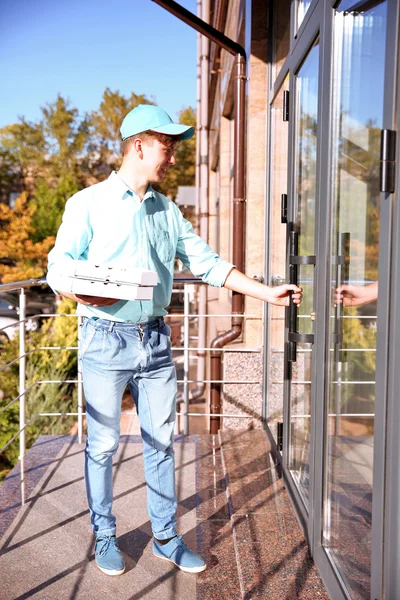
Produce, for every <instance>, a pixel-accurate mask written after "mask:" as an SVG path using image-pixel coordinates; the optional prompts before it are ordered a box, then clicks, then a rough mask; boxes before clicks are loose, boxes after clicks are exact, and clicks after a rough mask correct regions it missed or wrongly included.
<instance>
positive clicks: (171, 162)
mask: <svg viewBox="0 0 400 600" xmlns="http://www.w3.org/2000/svg"><path fill="white" fill-rule="evenodd" d="M175 163H176V160H175V156H174V155H172V156H171V157H170V159H169V164H170V165H174V164H175Z"/></svg>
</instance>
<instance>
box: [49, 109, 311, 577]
mask: <svg viewBox="0 0 400 600" xmlns="http://www.w3.org/2000/svg"><path fill="white" fill-rule="evenodd" d="M193 134H194V129H193V127H187V126H185V125H181V124H175V123H173V122H172V119H171V118H170V117H169V116H168V115H167V113H166V112H165V111H163V110H161V109H160V108H158V107H157V106H152V105H140V106H138V107H136V108H135V109H134V110H132V111H131V112H129V113H128V114H127V115H126V117H125V119H124V121H123V123H122V126H121V135H122V140H123V141H122V155H123V160H122V166H121V168H120V170H119V171H118V172H113V173H112V174H111V175H110V177H109V178H108V179H107V181H104V182H102V183H98V184H96V185H93V186H91V187H89V188H86V189H84V190H82V191H81V192H78V193H77V194H75V195H74V196H73V197H72V198H70V200H69V201H68V202H67V205H66V209H65V213H64V217H63V222H62V225H61V227H60V229H59V232H58V235H57V240H56V244H55V247H54V248H53V250H52V251H51V252H50V254H49V273H48V281H49V283H50V285H51V284H52V277H53V276H54V275H53V274H56V273H58V272H60V271H62V265H63V264H65V261H69V260H73V259H80V260H89V261H91V262H95V263H96V264H106V263H108V264H113V265H117V264H118V265H119V266H122V267H129V266H134V267H141V268H145V269H149V270H153V271H156V272H157V273H158V278H159V283H158V285H157V286H156V288H155V290H154V297H153V300H152V301H149V302H142V301H118V300H112V299H106V298H96V297H89V296H78V295H75V294H71V293H63V292H62V291H60V290H59V292H60V293H61V294H62V295H63V296H66V297H67V298H71V299H73V300H76V301H77V302H78V314H80V315H83V316H84V317H85V318H84V323H83V327H82V335H81V346H80V360H81V367H82V374H83V384H84V390H85V397H86V415H87V425H88V435H87V445H86V452H85V483H86V490H87V497H88V503H89V508H90V514H91V523H92V528H93V532H94V534H95V536H96V550H95V557H96V564H97V566H98V567H99V569H101V571H103V572H104V573H106V574H107V575H120V574H122V573H123V572H124V570H125V564H124V559H123V556H122V554H121V553H120V551H119V549H118V545H117V541H116V537H115V536H116V520H115V517H114V516H113V515H112V513H111V507H112V499H113V494H112V456H113V455H114V454H115V452H116V451H117V448H118V440H119V424H120V412H121V398H122V395H123V392H124V390H125V387H126V386H127V385H129V387H130V390H131V393H132V396H133V398H134V401H135V403H136V407H137V413H138V416H139V419H140V426H141V434H142V438H143V443H144V450H143V455H144V464H145V477H146V484H147V504H148V511H149V516H150V520H151V525H152V530H153V534H154V540H153V553H154V554H155V556H157V557H159V558H162V559H165V560H169V561H171V562H173V563H174V564H175V565H176V566H178V567H179V568H180V569H182V570H183V571H187V572H192V573H198V572H200V571H203V570H204V569H205V568H206V565H205V562H204V560H203V559H202V558H201V557H200V556H199V555H198V554H196V553H195V552H192V551H191V550H189V549H188V548H187V547H186V546H185V543H184V541H183V539H182V536H180V535H177V531H176V518H175V513H176V508H177V500H176V493H175V466H174V451H173V434H174V422H175V395H176V373H175V367H174V365H173V362H172V356H171V348H170V338H169V334H170V330H169V327H168V326H167V325H166V324H165V323H164V319H163V316H164V315H165V314H166V311H165V307H167V306H168V305H169V303H170V299H171V292H172V283H173V270H174V258H175V256H177V257H178V258H180V259H181V260H182V262H183V263H184V264H185V265H186V266H187V267H188V268H189V269H190V270H191V271H192V273H194V274H195V275H197V276H201V277H202V278H203V280H204V281H206V282H207V283H209V284H211V285H213V286H223V285H224V286H225V287H227V288H228V289H230V290H237V291H239V292H241V293H244V294H249V295H251V296H253V297H256V298H260V299H262V300H265V301H268V302H273V303H276V304H282V305H286V304H288V302H289V295H290V293H292V294H293V299H294V302H296V303H297V304H299V303H300V300H301V290H300V288H298V287H296V286H293V285H283V286H280V287H276V288H269V287H268V286H265V285H262V284H260V283H258V282H256V281H254V280H253V279H250V278H248V277H246V276H245V275H244V274H242V273H240V272H238V271H237V270H236V269H235V267H234V265H232V264H230V263H228V262H226V261H224V260H222V259H221V258H219V256H217V255H216V254H215V253H214V252H213V251H212V250H211V248H210V247H209V246H207V244H206V243H205V242H204V241H203V240H202V239H201V238H200V237H198V236H196V235H195V234H194V233H193V229H192V226H191V224H190V223H189V222H188V221H186V220H185V219H184V218H183V216H182V214H181V212H180V211H179V209H178V207H177V206H176V205H175V204H174V203H173V202H171V201H170V200H168V198H166V197H165V196H163V195H162V194H160V193H158V192H155V191H154V190H153V189H152V187H151V185H150V182H159V181H162V179H163V177H164V175H165V173H166V171H167V169H168V168H169V167H171V166H173V165H174V164H175V158H174V150H175V146H176V143H177V142H178V141H179V140H188V139H190V138H191V137H192V136H193Z"/></svg>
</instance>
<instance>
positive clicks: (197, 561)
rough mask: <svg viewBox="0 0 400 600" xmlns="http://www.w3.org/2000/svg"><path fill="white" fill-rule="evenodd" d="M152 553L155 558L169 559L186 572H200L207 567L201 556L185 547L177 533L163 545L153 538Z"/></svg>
mask: <svg viewBox="0 0 400 600" xmlns="http://www.w3.org/2000/svg"><path fill="white" fill-rule="evenodd" d="M153 554H154V556H157V558H162V559H163V560H169V561H170V562H172V563H174V565H176V566H177V567H179V569H181V570H182V571H185V572H186V573H200V572H201V571H204V569H206V567H207V565H206V563H205V562H204V560H203V559H202V558H201V556H199V555H198V554H196V553H195V552H192V551H191V550H189V548H187V547H186V545H185V542H184V541H183V539H182V536H181V535H177V536H176V537H174V538H172V540H170V541H169V542H168V544H164V545H161V544H159V543H158V542H157V540H156V539H154V540H153Z"/></svg>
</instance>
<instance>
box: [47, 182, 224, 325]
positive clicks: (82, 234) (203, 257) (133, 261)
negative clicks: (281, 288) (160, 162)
mask: <svg viewBox="0 0 400 600" xmlns="http://www.w3.org/2000/svg"><path fill="white" fill-rule="evenodd" d="M175 256H177V257H178V258H179V259H180V260H181V261H182V262H183V264H184V265H185V266H186V267H187V268H188V269H189V270H190V271H191V272H192V273H193V274H194V275H196V276H198V277H201V278H202V279H203V281H205V282H206V283H209V284H210V285H212V286H216V287H221V286H223V285H224V283H225V279H226V277H227V276H228V273H229V272H230V270H231V269H232V268H233V265H232V264H231V263H228V262H226V261H225V260H222V259H221V258H220V257H219V256H218V255H217V254H215V252H213V251H212V250H211V248H210V247H209V246H208V245H207V244H206V243H205V242H204V241H203V240H202V239H201V238H200V237H199V236H198V235H196V234H195V233H194V232H193V228H192V225H191V224H190V222H189V221H187V220H186V219H185V218H184V217H183V215H182V213H181V211H180V210H179V208H178V207H177V206H176V204H174V203H173V202H171V200H169V199H168V198H166V197H165V196H163V194H160V193H158V192H156V191H155V190H153V189H152V187H151V186H149V187H148V190H147V192H146V194H145V196H144V199H143V201H142V202H140V199H139V196H138V195H137V194H135V193H134V192H132V191H131V190H130V189H129V188H128V187H127V185H126V184H125V183H124V182H123V181H122V180H121V179H120V178H119V177H118V175H117V173H116V172H113V173H111V175H110V177H109V178H108V179H107V180H106V181H103V182H101V183H97V184H95V185H92V186H90V187H88V188H86V189H84V190H82V191H80V192H78V193H77V194H75V195H74V196H72V197H71V198H70V199H69V200H68V202H67V204H66V207H65V212H64V215H63V220H62V224H61V226H60V229H59V230H58V234H57V239H56V243H55V246H54V248H53V249H52V250H51V252H50V253H49V263H48V274H47V281H48V283H49V285H50V286H51V287H53V289H54V285H52V273H54V275H55V274H56V273H57V272H60V270H61V272H62V263H63V262H65V261H69V260H89V261H91V262H94V263H96V264H106V263H107V264H112V265H113V266H117V265H118V266H120V267H123V268H128V267H140V268H143V269H149V270H151V271H156V272H157V274H158V285H157V286H156V287H155V288H154V293H153V300H151V301H139V300H135V301H129V300H120V301H118V302H117V303H115V304H113V305H112V306H103V307H100V308H94V307H91V306H84V305H83V304H78V310H77V313H78V314H80V315H84V316H88V317H98V318H102V319H109V320H111V321H132V322H136V323H143V322H146V321H148V320H150V319H152V318H154V317H161V316H163V315H165V314H167V311H166V310H165V309H166V307H167V306H168V305H169V303H170V301H171V293H172V284H173V277H174V258H175ZM60 291H62V290H60Z"/></svg>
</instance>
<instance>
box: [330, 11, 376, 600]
mask: <svg viewBox="0 0 400 600" xmlns="http://www.w3.org/2000/svg"><path fill="white" fill-rule="evenodd" d="M348 5H349V2H347V1H346V2H343V3H341V4H340V5H339V7H338V10H337V12H336V13H335V21H334V81H335V86H334V94H335V97H334V114H333V121H332V122H333V143H332V152H333V155H332V169H333V171H332V198H333V213H332V237H331V239H332V273H331V284H332V290H333V293H332V299H331V312H330V317H331V318H330V337H329V339H330V352H329V362H328V374H329V388H328V404H327V417H326V419H327V421H326V432H327V440H326V454H325V457H326V460H325V470H326V471H325V480H326V485H325V489H326V495H325V505H324V536H323V542H324V545H325V547H326V548H327V549H328V554H329V556H330V557H331V559H332V560H333V561H334V562H335V564H336V566H337V568H338V569H339V570H340V572H341V574H342V576H343V579H344V580H345V581H346V582H347V585H348V590H349V594H350V595H351V598H353V599H357V600H358V599H359V600H361V599H362V598H369V595H370V562H371V509H372V475H373V445H374V411H375V359H376V297H377V292H378V288H377V283H376V282H377V278H378V256H379V150H380V129H381V127H382V113H383V74H384V66H385V57H384V50H385V32H386V2H381V3H380V4H378V5H377V6H374V7H373V8H370V9H369V10H365V11H364V12H363V13H361V14H360V13H352V12H345V9H346V7H347V10H348V8H349V7H348ZM366 98H367V99H368V101H366Z"/></svg>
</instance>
